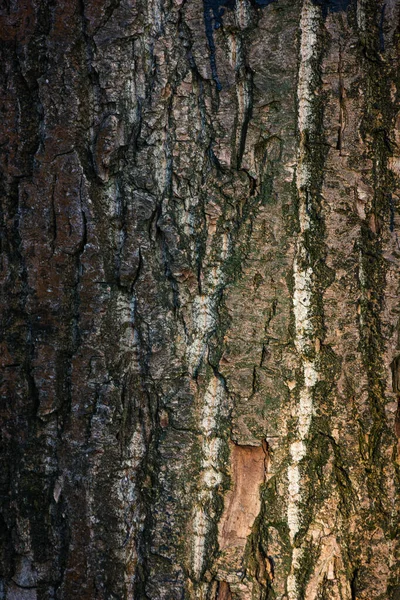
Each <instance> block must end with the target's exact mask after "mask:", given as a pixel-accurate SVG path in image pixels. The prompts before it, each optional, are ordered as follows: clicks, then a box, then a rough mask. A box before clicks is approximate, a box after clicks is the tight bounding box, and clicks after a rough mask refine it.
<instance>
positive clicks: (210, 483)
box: [193, 376, 226, 579]
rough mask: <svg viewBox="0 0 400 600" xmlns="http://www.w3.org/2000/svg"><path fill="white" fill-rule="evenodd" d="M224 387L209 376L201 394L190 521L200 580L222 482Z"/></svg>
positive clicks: (196, 572) (194, 561)
mask: <svg viewBox="0 0 400 600" xmlns="http://www.w3.org/2000/svg"><path fill="white" fill-rule="evenodd" d="M225 394H226V392H225V388H224V385H223V382H222V381H221V380H220V379H219V378H218V377H215V376H214V377H212V379H211V380H210V382H209V385H208V387H207V391H206V393H205V395H204V404H203V408H202V414H201V417H200V423H201V433H202V465H201V466H202V474H201V481H200V491H199V497H198V507H197V509H196V511H195V515H194V520H193V530H194V531H193V533H194V535H193V573H194V575H195V577H196V579H200V577H201V575H202V571H203V565H204V560H205V557H206V539H207V535H208V533H209V526H210V525H211V523H212V517H213V515H211V514H209V513H208V512H207V508H206V507H207V506H210V502H211V501H212V498H213V495H214V494H215V489H216V487H218V486H219V485H220V483H221V473H220V470H219V450H220V445H221V439H220V438H219V437H218V431H217V423H216V421H217V418H218V415H219V412H220V408H221V406H222V405H223V404H224V401H225Z"/></svg>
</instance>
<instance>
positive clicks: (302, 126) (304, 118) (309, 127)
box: [287, 0, 321, 600]
mask: <svg viewBox="0 0 400 600" xmlns="http://www.w3.org/2000/svg"><path fill="white" fill-rule="evenodd" d="M320 18H321V13H320V8H318V6H315V5H314V4H313V3H312V2H311V0H304V3H303V8H302V14H301V20H300V31H301V40H300V67H299V78H298V89H297V96H298V130H299V137H300V146H299V152H298V160H297V169H296V187H297V194H298V198H299V224H300V232H299V237H298V240H297V248H296V257H295V260H294V267H293V272H294V293H293V312H294V318H295V346H296V350H297V351H298V353H299V355H300V357H301V361H302V367H303V376H304V382H303V384H302V387H301V389H300V391H298V394H299V396H298V402H297V404H296V406H295V409H294V411H295V415H294V416H295V417H297V428H296V435H295V440H294V441H292V442H291V444H290V448H289V451H290V464H289V467H288V473H287V476H288V505H287V520H288V527H289V535H290V541H291V543H292V545H294V541H295V537H296V534H297V533H298V532H299V530H300V525H301V508H300V507H301V500H302V478H301V461H302V460H303V459H304V457H305V456H306V452H307V449H306V439H307V436H308V433H309V429H310V425H311V419H312V415H313V395H314V389H313V388H314V386H315V384H316V383H317V382H318V378H319V376H318V368H317V364H316V361H315V360H310V359H309V358H307V356H309V355H310V352H309V351H310V350H311V349H312V348H315V345H316V344H315V342H316V334H315V331H314V325H313V320H312V312H311V311H312V300H313V295H314V283H313V270H312V266H311V265H310V264H309V258H308V252H307V249H306V247H305V239H304V234H305V232H306V231H307V230H308V229H310V227H311V225H312V223H311V220H310V216H309V211H308V206H307V203H308V202H309V198H308V192H307V188H308V187H309V183H310V164H309V156H308V152H307V149H306V139H307V136H308V135H309V134H310V133H312V132H313V129H314V127H315V124H314V118H313V79H314V76H315V71H314V68H315V67H314V65H315V62H316V55H317V41H318V39H317V32H318V29H319V24H320ZM302 555H303V551H302V549H301V548H298V547H296V548H295V547H293V552H292V566H291V571H290V574H289V577H288V582H287V594H288V600H297V599H298V598H299V592H298V585H297V577H296V570H297V569H299V567H300V562H301V558H302Z"/></svg>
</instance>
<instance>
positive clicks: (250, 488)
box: [218, 444, 267, 549]
mask: <svg viewBox="0 0 400 600" xmlns="http://www.w3.org/2000/svg"><path fill="white" fill-rule="evenodd" d="M266 456H267V455H266V451H265V450H264V448H263V447H262V446H238V445H236V444H231V457H230V460H231V469H232V481H233V487H232V489H231V490H230V491H229V492H228V493H227V495H226V501H225V510H224V513H223V515H222V518H221V521H220V527H219V536H218V542H219V546H220V548H221V549H223V548H227V547H232V546H236V547H237V546H240V547H244V546H245V545H246V540H247V537H248V535H249V534H250V532H251V528H252V526H253V523H254V521H255V519H256V517H257V515H258V513H259V511H260V485H261V484H262V483H263V482H264V480H265V463H266Z"/></svg>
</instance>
